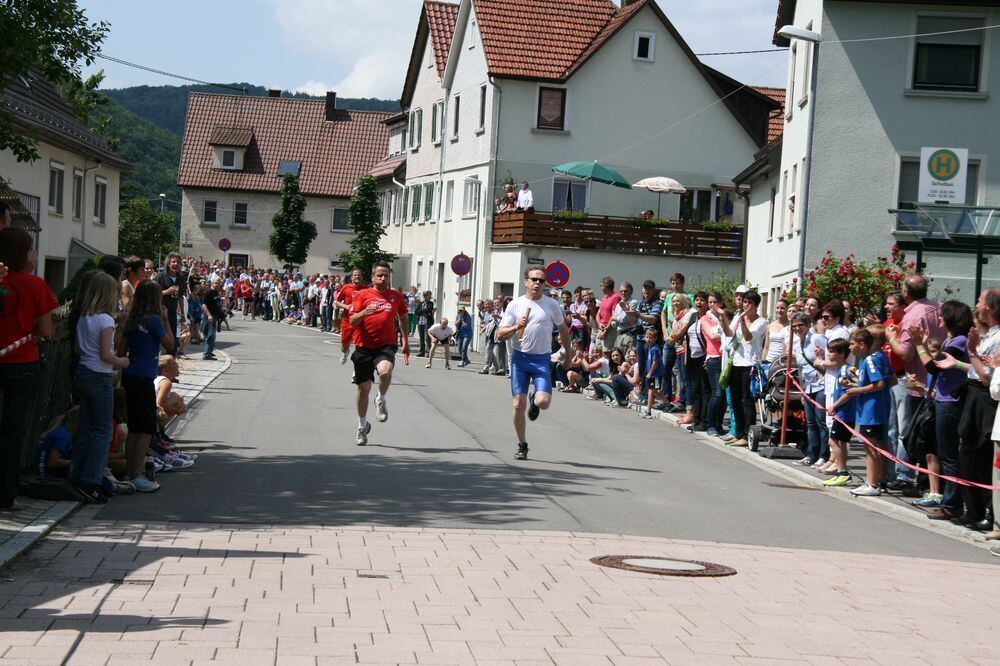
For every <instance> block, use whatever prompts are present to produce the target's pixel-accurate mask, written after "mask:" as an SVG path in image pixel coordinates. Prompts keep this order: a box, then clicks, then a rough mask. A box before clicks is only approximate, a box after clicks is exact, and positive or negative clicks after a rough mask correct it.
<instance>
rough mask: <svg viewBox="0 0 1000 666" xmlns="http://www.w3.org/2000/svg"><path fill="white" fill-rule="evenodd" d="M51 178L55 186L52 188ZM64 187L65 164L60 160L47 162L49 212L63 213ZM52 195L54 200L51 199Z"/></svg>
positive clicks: (54, 213) (53, 213)
mask: <svg viewBox="0 0 1000 666" xmlns="http://www.w3.org/2000/svg"><path fill="white" fill-rule="evenodd" d="M53 179H55V183H56V184H55V187H54V188H53ZM65 189H66V166H65V165H64V164H62V163H61V162H49V213H50V214H52V215H62V214H63V197H64V190H65ZM53 195H55V200H54V201H53Z"/></svg>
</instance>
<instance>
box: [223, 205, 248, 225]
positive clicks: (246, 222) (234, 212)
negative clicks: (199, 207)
mask: <svg viewBox="0 0 1000 666" xmlns="http://www.w3.org/2000/svg"><path fill="white" fill-rule="evenodd" d="M239 206H246V215H245V220H246V221H245V222H244V223H243V224H239V223H237V222H236V210H237V208H238V207H239ZM216 215H218V213H217V214H216ZM229 226H230V227H232V228H234V229H249V228H250V202H248V201H234V202H233V220H232V222H230V223H229Z"/></svg>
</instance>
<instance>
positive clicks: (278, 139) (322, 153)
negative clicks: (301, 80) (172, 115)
mask: <svg viewBox="0 0 1000 666" xmlns="http://www.w3.org/2000/svg"><path fill="white" fill-rule="evenodd" d="M391 115H392V114H390V113H384V112H379V111H347V110H343V109H337V110H336V112H335V116H334V120H332V121H328V120H326V119H325V116H326V102H325V100H321V99H320V100H315V99H293V98H288V97H249V96H243V95H214V94H208V93H190V94H189V96H188V110H187V118H186V120H185V123H184V142H183V145H182V146H181V163H180V169H179V171H178V176H177V184H178V185H180V186H181V187H201V188H210V189H218V190H247V191H255V192H278V191H280V189H281V180H280V179H279V178H278V175H277V174H278V166H279V165H280V164H281V161H282V160H296V161H301V162H302V173H301V176H300V179H299V188H300V190H301V191H302V193H303V194H306V195H316V196H328V197H350V196H351V192H352V188H353V187H354V184H355V183H356V182H357V179H358V177H359V176H361V175H362V174H364V173H366V172H367V171H368V170H370V169H371V168H372V165H374V164H376V163H377V162H378V161H379V160H381V159H382V158H383V157H384V156H385V154H386V152H387V151H388V149H389V129H388V127H386V125H385V122H384V121H385V119H386V118H388V117H390V116H391ZM217 126H223V127H241V128H248V129H250V130H252V132H253V140H252V141H251V142H250V143H249V145H248V146H247V150H246V155H245V157H244V168H243V170H242V171H227V170H222V169H214V168H212V158H213V152H214V151H213V149H212V146H211V145H210V143H209V141H210V139H211V137H212V134H213V132H214V131H215V128H216V127H217Z"/></svg>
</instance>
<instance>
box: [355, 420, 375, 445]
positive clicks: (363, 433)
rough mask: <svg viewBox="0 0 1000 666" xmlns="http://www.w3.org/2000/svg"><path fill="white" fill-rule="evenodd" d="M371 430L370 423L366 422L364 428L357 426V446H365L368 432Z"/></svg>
mask: <svg viewBox="0 0 1000 666" xmlns="http://www.w3.org/2000/svg"><path fill="white" fill-rule="evenodd" d="M371 431H372V424H371V423H366V424H365V427H364V428H358V446H365V445H366V444H368V433H370V432H371Z"/></svg>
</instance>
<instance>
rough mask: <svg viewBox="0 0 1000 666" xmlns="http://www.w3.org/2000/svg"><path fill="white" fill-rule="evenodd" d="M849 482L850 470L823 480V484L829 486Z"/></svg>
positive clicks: (842, 484) (844, 484) (843, 484)
mask: <svg viewBox="0 0 1000 666" xmlns="http://www.w3.org/2000/svg"><path fill="white" fill-rule="evenodd" d="M850 482H851V473H850V472H840V473H838V474H837V475H836V476H831V477H830V478H829V479H827V480H826V481H824V482H823V485H824V486H826V487H828V488H831V487H836V486H846V485H847V484H848V483H850Z"/></svg>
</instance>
